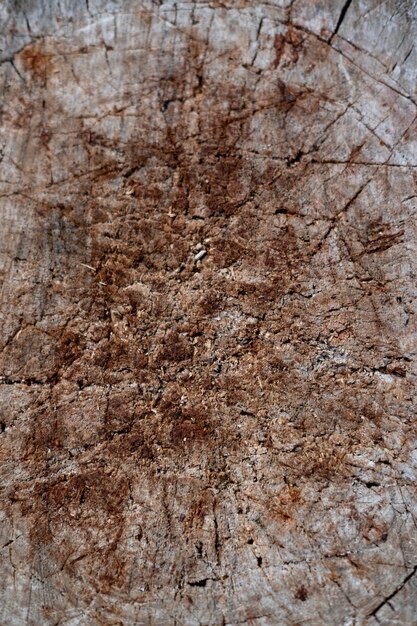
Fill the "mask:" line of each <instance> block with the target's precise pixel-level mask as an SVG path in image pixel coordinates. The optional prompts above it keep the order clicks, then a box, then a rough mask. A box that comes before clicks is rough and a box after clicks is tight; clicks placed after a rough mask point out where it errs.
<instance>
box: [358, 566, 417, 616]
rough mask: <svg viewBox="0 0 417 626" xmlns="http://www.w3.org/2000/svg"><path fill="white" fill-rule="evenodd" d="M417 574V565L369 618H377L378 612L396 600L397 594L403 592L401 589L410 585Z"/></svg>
mask: <svg viewBox="0 0 417 626" xmlns="http://www.w3.org/2000/svg"><path fill="white" fill-rule="evenodd" d="M416 572H417V565H415V566H414V567H413V569H412V570H411V572H410V573H409V574H408V575H407V576H406V577H405V578H404V580H403V581H402V582H401V583H400V584H399V585H398V587H397V588H396V589H395V590H394V591H393V592H392V593H391V594H390V595H389V596H387V597H386V598H384V599H383V600H382V602H380V603H379V604H378V606H377V607H376V608H375V609H374V610H373V611H372V613H369V617H376V614H377V613H378V611H380V610H381V609H382V607H384V606H385V605H386V604H389V603H390V600H392V598H394V597H395V596H396V595H397V593H399V592H400V591H401V589H402V588H403V587H404V586H405V585H406V584H407V583H408V581H409V580H410V579H411V578H412V577H413V576H414V574H415V573H416ZM390 606H391V605H390Z"/></svg>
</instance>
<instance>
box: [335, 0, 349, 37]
mask: <svg viewBox="0 0 417 626" xmlns="http://www.w3.org/2000/svg"><path fill="white" fill-rule="evenodd" d="M351 4H352V0H346V2H345V4H344V5H343V7H342V10H341V11H340V15H339V19H338V20H337V24H336V28H335V29H334V31H333V35H332V36H331V38H330V40H332V39H333V37H334V36H335V35H337V33H338V32H339V29H340V27H341V25H342V24H343V20H344V19H345V17H346V13H347V12H348V9H349V7H350V5H351Z"/></svg>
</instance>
